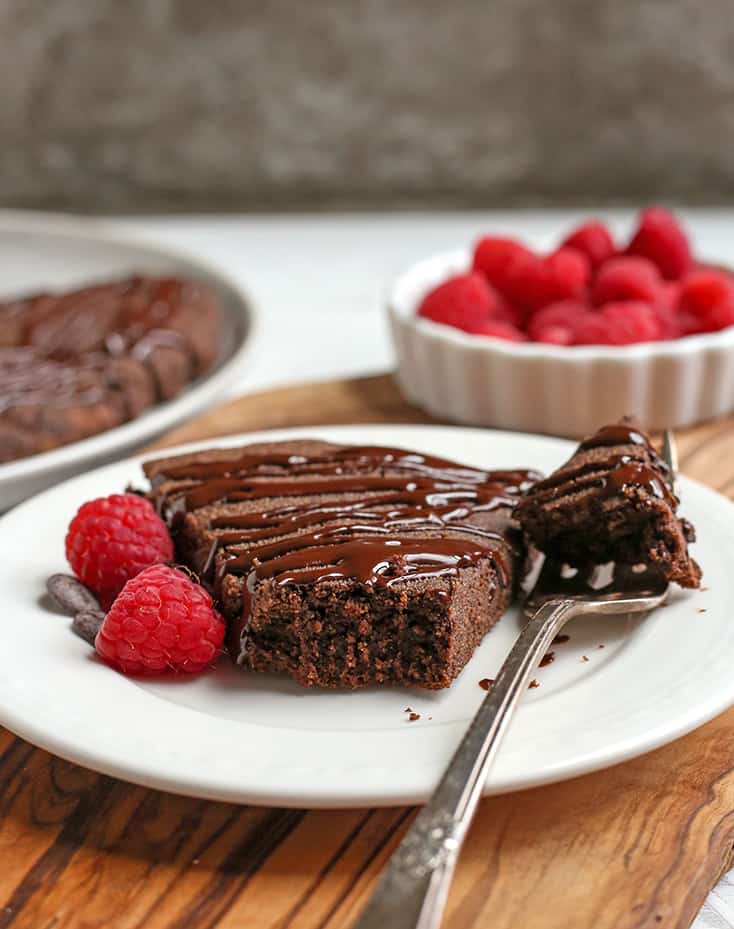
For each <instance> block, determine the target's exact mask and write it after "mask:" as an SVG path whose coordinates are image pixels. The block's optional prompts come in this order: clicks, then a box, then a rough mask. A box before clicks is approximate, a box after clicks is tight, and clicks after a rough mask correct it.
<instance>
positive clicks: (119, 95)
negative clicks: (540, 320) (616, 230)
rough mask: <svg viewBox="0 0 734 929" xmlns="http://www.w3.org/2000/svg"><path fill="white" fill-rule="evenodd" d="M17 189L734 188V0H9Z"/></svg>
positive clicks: (284, 202) (6, 108)
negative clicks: (402, 0) (403, 0)
mask: <svg viewBox="0 0 734 929" xmlns="http://www.w3.org/2000/svg"><path fill="white" fill-rule="evenodd" d="M0 60H1V61H2V85H1V87H0V132H1V136H0V205H4V206H37V207H51V208H56V207H59V208H61V207H63V208H73V209H82V210H93V211H110V210H136V211H137V210H142V211H145V210H160V209H167V210H186V209H189V210H194V209H206V208H210V209H227V208H229V209H247V208H256V209H260V208H263V209H287V208H317V207H323V208H331V207H340V206H350V207H351V206H365V207H375V206H379V207H393V206H405V205H419V206H431V205H448V204H454V205H471V204H476V205H482V206H493V205H500V204H530V203H548V202H558V203H581V202H588V201H596V202H598V201H636V200H651V199H659V198H662V199H666V200H671V201H676V200H677V201H687V202H708V203H731V202H732V200H733V199H734V157H733V156H732V152H731V148H732V145H731V143H732V142H733V141H734V4H733V3H732V2H730V0H678V2H676V0H555V2H553V0H495V2H492V0H483V2H479V0H467V2H453V3H452V2H451V0H406V2H401V0H359V2H357V0H342V2H340V0H311V2H309V0H270V2H260V3H255V2H236V0H212V2H206V0H0Z"/></svg>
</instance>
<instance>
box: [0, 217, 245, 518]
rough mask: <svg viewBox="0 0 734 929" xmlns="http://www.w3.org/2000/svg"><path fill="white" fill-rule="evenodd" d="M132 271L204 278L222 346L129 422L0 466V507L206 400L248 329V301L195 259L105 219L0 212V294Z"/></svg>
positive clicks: (139, 441)
mask: <svg viewBox="0 0 734 929" xmlns="http://www.w3.org/2000/svg"><path fill="white" fill-rule="evenodd" d="M134 272H143V273H152V274H158V273H161V274H168V273H174V274H184V275H189V276H192V277H196V278H198V279H199V280H202V281H206V282H208V283H209V285H210V286H211V287H213V288H214V290H215V291H216V292H217V293H218V294H219V296H220V299H221V301H222V306H223V308H224V333H223V340H222V350H221V352H220V357H219V359H218V360H217V363H216V364H215V366H214V367H213V368H212V369H211V371H209V372H208V373H207V374H206V375H205V376H204V377H201V378H199V380H197V381H195V382H194V383H193V384H192V385H191V386H190V387H188V388H187V389H186V390H184V391H183V392H182V393H181V394H180V395H179V396H178V397H176V398H175V399H174V400H171V401H169V402H168V403H162V404H159V405H158V406H155V407H153V408H152V409H150V410H148V411H146V412H145V413H144V414H143V415H142V416H139V417H138V418H137V419H135V420H133V421H132V422H129V423H125V424H124V425H123V426H119V427H117V428H116V429H109V430H108V431H107V432H102V433H100V434H99V435H96V436H92V437H91V438H89V439H84V440H83V441H81V442H73V443H72V444H71V445H65V446H64V447H62V448H57V449H53V450H52V451H49V452H44V453H42V454H40V455H32V456H31V457H30V458H23V459H21V460H19V461H12V462H10V463H9V464H2V465H0V512H2V511H3V510H6V509H8V508H9V507H11V506H13V505H14V504H15V503H17V502H19V501H20V500H24V499H26V498H27V497H29V496H30V495H31V494H34V493H37V492H38V491H39V490H42V489H44V488H45V487H49V486H50V485H51V484H54V483H57V482H58V481H60V480H63V478H65V477H69V476H70V475H72V474H76V473H78V472H80V471H82V470H84V469H85V468H88V467H90V465H98V464H102V463H103V462H105V461H111V460H113V459H114V458H119V457H120V456H121V455H122V454H124V453H128V452H130V451H131V450H132V449H134V448H136V447H140V446H141V445H144V444H145V443H146V442H149V441H150V440H151V439H152V438H153V437H154V436H156V435H158V434H159V433H161V432H163V431H165V430H166V429H170V428H171V426H173V425H174V424H175V423H177V422H181V421H182V420H184V419H186V418H188V417H189V416H192V415H193V414H194V413H196V412H198V411H199V410H203V409H204V408H205V407H207V406H209V405H210V404H211V403H212V401H213V400H214V399H215V398H216V397H217V396H218V395H219V394H220V393H221V392H222V390H223V389H224V388H225V387H226V385H227V384H228V383H229V382H230V381H231V380H232V379H233V377H235V376H236V374H237V373H238V372H239V371H241V370H242V364H243V361H244V355H245V352H246V351H249V349H250V346H251V343H252V336H253V328H254V311H253V308H252V303H251V301H250V300H249V299H248V298H247V297H246V296H245V295H244V294H243V293H242V291H241V290H240V289H239V288H238V287H237V285H236V284H235V283H233V282H232V281H230V280H228V279H227V278H226V277H224V276H223V275H222V274H220V273H219V272H218V271H215V270H213V269H212V268H210V267H209V266H207V265H205V264H203V263H202V262H200V261H198V260H196V259H194V258H191V257H188V256H185V255H183V254H181V253H178V252H167V251H162V250H160V249H157V248H153V247H151V246H149V245H147V244H145V243H144V242H142V241H139V240H136V239H135V238H134V237H133V236H128V237H124V236H122V235H118V234H116V233H110V232H109V229H108V227H107V225H106V224H105V223H104V222H101V221H99V220H94V219H85V218H77V217H62V216H47V215H38V216H34V215H33V214H24V213H13V212H9V213H4V212H0V298H3V299H4V298H6V297H11V296H16V295H21V294H24V293H31V292H33V291H38V290H44V289H49V290H56V289H64V288H70V287H75V286H79V285H83V284H87V283H91V282H93V281H97V280H105V279H110V278H115V277H121V276H124V275H126V274H130V273H134Z"/></svg>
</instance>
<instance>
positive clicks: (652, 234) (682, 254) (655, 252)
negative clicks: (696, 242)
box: [627, 206, 693, 281]
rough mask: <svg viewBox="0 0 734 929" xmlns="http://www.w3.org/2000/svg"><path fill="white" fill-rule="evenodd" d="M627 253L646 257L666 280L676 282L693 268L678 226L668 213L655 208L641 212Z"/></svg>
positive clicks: (684, 237)
mask: <svg viewBox="0 0 734 929" xmlns="http://www.w3.org/2000/svg"><path fill="white" fill-rule="evenodd" d="M627 254H628V255H641V256H642V257H643V258H648V259H649V260H650V261H652V262H653V264H655V265H657V267H658V270H659V271H660V273H661V274H662V276H663V277H664V278H666V279H667V280H669V281H677V280H678V279H679V278H681V277H683V275H684V274H686V273H687V272H688V271H690V269H691V267H692V265H693V258H692V256H691V247H690V245H689V244H688V238H687V236H686V234H685V232H684V231H683V229H682V228H681V226H680V223H679V222H678V220H677V219H676V218H675V216H673V214H672V213H671V212H670V211H669V210H664V209H663V208H662V207H659V206H651V207H649V208H648V209H646V210H643V211H642V212H641V214H640V224H639V226H638V227H637V231H636V232H635V234H634V236H633V237H632V241H631V242H630V244H629V245H628V246H627Z"/></svg>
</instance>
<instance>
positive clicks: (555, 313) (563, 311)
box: [528, 300, 589, 345]
mask: <svg viewBox="0 0 734 929" xmlns="http://www.w3.org/2000/svg"><path fill="white" fill-rule="evenodd" d="M588 313H589V308H588V307H587V305H586V304H585V303H582V302H581V301H580V300H559V301H557V302H556V303H549V304H548V306H544V307H543V309H542V310H538V312H537V313H533V315H532V317H531V318H530V321H529V322H528V335H529V336H530V338H531V339H532V340H533V341H534V342H547V341H552V342H554V343H555V344H557V345H561V344H566V345H571V344H572V342H573V334H574V332H575V331H576V326H577V325H578V324H579V322H580V321H581V320H582V319H583V318H584V317H585V316H587V315H588ZM557 329H563V330H565V331H566V332H567V333H569V334H570V336H571V338H570V341H568V342H560V341H558V340H559V338H561V336H560V334H559V333H558V332H556V333H554V334H552V337H551V338H550V339H549V338H541V333H543V332H545V333H546V335H547V334H548V330H557ZM563 338H564V339H565V336H563Z"/></svg>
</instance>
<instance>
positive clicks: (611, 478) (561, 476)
mask: <svg viewBox="0 0 734 929" xmlns="http://www.w3.org/2000/svg"><path fill="white" fill-rule="evenodd" d="M625 446H630V450H629V452H628V453H620V452H619V451H618V449H619V448H620V447H621V448H624V447H625ZM635 447H636V449H639V451H634V450H633V448H635ZM605 448H610V449H612V448H614V449H615V452H614V453H613V454H612V453H610V454H607V455H604V456H603V457H592V458H587V459H586V460H584V461H582V462H581V463H579V464H576V465H575V466H573V467H564V468H562V469H560V470H559V471H558V472H556V473H555V474H552V475H551V476H550V477H548V478H546V479H545V480H543V481H541V482H540V484H539V485H538V487H537V488H536V491H535V493H536V495H537V494H540V493H543V492H545V491H550V490H551V489H552V488H555V487H558V486H559V485H561V484H569V486H571V487H572V488H573V491H574V492H579V491H581V490H583V489H585V488H586V487H590V486H594V485H596V486H599V485H601V486H602V487H603V488H604V496H606V497H609V498H611V497H613V496H615V495H616V494H618V493H620V492H624V491H625V489H627V488H629V487H643V488H645V489H646V490H647V491H648V493H650V494H651V495H652V496H654V497H657V498H658V499H660V500H664V501H665V502H666V503H668V504H669V505H670V506H671V507H672V508H673V509H675V508H676V507H677V505H678V501H677V499H676V497H675V496H674V494H673V492H672V489H671V486H670V484H669V481H668V466H667V464H666V463H665V462H664V461H663V459H662V458H661V457H660V456H659V455H658V453H657V452H656V450H655V448H654V447H653V446H652V445H651V443H650V441H649V440H648V438H647V437H646V436H645V435H643V433H641V432H639V431H638V430H637V429H635V428H634V427H632V426H630V425H628V424H626V423H614V424H612V425H609V426H604V428H602V429H600V430H599V431H598V432H597V433H595V434H594V435H592V436H589V437H588V438H586V439H584V440H583V442H581V443H580V445H579V450H580V451H593V450H596V449H605ZM638 456H639V457H638ZM648 462H649V463H648Z"/></svg>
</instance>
